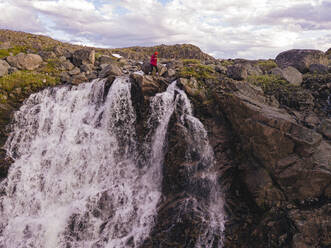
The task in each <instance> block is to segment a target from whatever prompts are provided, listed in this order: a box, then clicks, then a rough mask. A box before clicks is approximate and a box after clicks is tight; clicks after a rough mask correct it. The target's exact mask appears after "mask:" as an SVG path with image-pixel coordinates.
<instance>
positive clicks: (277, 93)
mask: <svg viewBox="0 0 331 248" xmlns="http://www.w3.org/2000/svg"><path fill="white" fill-rule="evenodd" d="M247 81H248V82H249V83H252V84H254V85H257V86H260V87H261V88H262V90H263V91H264V93H265V94H266V95H269V96H274V97H275V98H276V99H277V100H278V102H279V103H280V104H282V105H286V106H288V107H290V108H294V109H297V110H305V109H310V108H311V107H312V100H313V99H312V96H311V94H310V92H309V91H307V90H305V89H303V88H301V87H300V86H295V85H291V84H289V83H288V82H287V81H285V80H283V79H280V78H279V77H277V76H275V75H262V76H249V77H248V79H247Z"/></svg>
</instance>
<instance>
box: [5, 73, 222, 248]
mask: <svg viewBox="0 0 331 248" xmlns="http://www.w3.org/2000/svg"><path fill="white" fill-rule="evenodd" d="M130 92H131V84H130V82H129V78H128V77H118V78H117V79H116V80H115V81H114V82H113V84H112V85H111V87H110V89H109V92H105V81H104V80H99V79H97V80H94V81H93V82H91V83H84V84H81V85H79V86H62V87H57V88H49V89H45V90H43V91H41V92H39V93H36V94H33V95H31V96H30V97H29V98H28V99H27V100H26V101H25V103H24V105H23V106H22V107H21V108H20V110H19V111H17V112H16V113H15V115H14V124H13V132H12V133H11V135H10V137H9V138H8V140H7V142H6V145H5V149H6V150H7V153H8V156H10V157H12V158H13V159H14V163H13V164H12V165H11V168H10V170H9V173H8V177H7V178H6V179H5V180H4V181H2V182H1V183H0V218H1V220H0V247H6V248H7V247H8V248H10V247H15V248H23V247H41V248H43V247H45V248H52V247H54V248H57V247H77V248H78V247H91V248H96V247H108V248H115V247H116V248H121V247H140V246H141V245H142V243H143V241H144V240H145V239H146V238H147V237H148V235H149V233H150V231H151V229H152V228H153V226H154V225H155V218H156V215H157V204H158V203H159V201H160V198H161V196H162V165H163V160H164V155H165V152H166V136H167V129H168V123H169V121H170V118H171V116H172V115H173V114H174V112H178V113H180V114H179V115H180V116H181V117H180V118H181V121H182V122H183V123H186V124H187V126H188V127H187V128H188V129H189V130H190V131H191V132H194V140H195V143H196V144H195V145H194V146H192V148H191V150H190V151H188V152H187V159H190V156H192V154H193V153H197V152H198V153H201V160H202V163H203V164H205V165H206V167H210V169H208V168H207V169H206V170H205V171H204V172H203V174H204V175H203V176H204V177H206V178H208V180H209V182H211V185H216V184H217V182H216V177H215V173H213V171H212V168H213V166H212V165H213V152H212V149H211V148H210V146H209V144H208V138H207V133H206V131H205V129H204V127H203V125H202V123H201V122H200V121H199V120H198V119H196V118H195V117H193V115H192V108H191V105H190V102H189V100H188V98H187V96H186V95H185V93H184V92H183V91H181V90H180V89H178V88H177V86H176V82H174V83H172V84H171V85H170V86H169V87H168V89H167V91H166V92H164V93H161V94H157V95H156V96H155V97H154V98H153V99H152V100H151V106H150V108H151V116H150V118H149V120H148V128H149V130H150V131H149V133H148V135H147V137H146V141H145V142H144V144H143V145H139V144H138V143H137V139H136V129H135V125H136V114H135V110H134V107H133V104H132V102H131V93H130ZM142 152H143V153H144V154H145V156H144V158H145V159H144V161H143V162H144V163H143V164H144V165H145V166H143V167H141V165H140V163H138V161H139V158H140V157H141V154H140V153H142ZM140 162H141V161H140ZM211 192H212V193H211V196H210V197H208V203H207V205H208V209H209V212H210V213H209V214H208V215H209V216H208V219H209V222H210V228H211V229H210V230H206V232H205V233H202V234H201V240H200V241H199V242H200V243H199V244H197V247H200V246H201V247H208V246H204V244H203V239H205V238H207V236H208V235H210V233H212V232H219V233H220V232H222V231H223V229H224V227H223V225H224V224H223V223H224V216H222V214H220V213H219V211H221V209H220V206H222V202H219V201H220V200H219V199H221V197H220V196H219V195H218V194H219V193H218V191H217V190H216V187H215V186H213V189H212V190H211ZM211 230H212V231H211Z"/></svg>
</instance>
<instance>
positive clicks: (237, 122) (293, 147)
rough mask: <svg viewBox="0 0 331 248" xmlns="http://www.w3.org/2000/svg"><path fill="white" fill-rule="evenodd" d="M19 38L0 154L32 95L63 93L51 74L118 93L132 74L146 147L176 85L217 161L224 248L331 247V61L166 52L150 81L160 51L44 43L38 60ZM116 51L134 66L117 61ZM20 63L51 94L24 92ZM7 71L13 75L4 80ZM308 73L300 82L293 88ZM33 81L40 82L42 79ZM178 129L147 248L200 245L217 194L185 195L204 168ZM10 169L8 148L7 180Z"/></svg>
mask: <svg viewBox="0 0 331 248" xmlns="http://www.w3.org/2000/svg"><path fill="white" fill-rule="evenodd" d="M9 33H10V32H9V31H2V33H1V38H0V41H1V42H2V43H1V45H2V50H1V51H2V52H3V54H5V52H8V53H11V54H8V55H6V56H3V57H2V60H0V61H2V62H1V63H0V71H3V72H4V73H3V75H2V77H0V96H2V98H1V99H2V100H1V99H0V100H1V103H0V125H1V131H0V132H1V133H0V145H3V144H4V142H5V140H6V137H7V133H8V132H9V131H10V126H8V124H9V122H10V120H11V116H12V113H13V111H15V110H16V109H17V108H18V107H19V106H20V104H21V103H22V101H23V100H24V99H25V98H26V97H27V96H28V95H29V94H30V93H32V92H35V91H38V90H40V89H42V88H43V87H46V86H52V84H48V82H51V80H52V78H49V77H47V78H46V75H47V76H51V77H53V78H55V79H56V81H54V82H55V84H79V83H81V82H84V81H88V80H91V79H94V78H96V77H103V78H107V79H108V82H107V84H106V85H107V86H106V87H107V88H108V89H109V87H110V85H111V84H112V82H113V80H114V78H115V77H116V76H118V75H122V74H129V75H130V78H131V80H132V82H133V83H134V84H133V85H134V87H133V89H132V95H133V102H134V105H135V108H136V110H137V120H138V123H137V126H138V127H137V129H138V130H140V131H139V133H138V136H141V137H143V136H144V135H145V134H146V127H145V126H144V120H145V119H146V116H147V114H148V113H146V109H147V108H145V106H147V105H148V104H149V101H150V98H151V96H155V94H156V93H159V92H163V91H164V90H165V89H166V88H167V86H168V85H169V84H170V83H171V82H172V81H173V80H176V79H177V81H178V85H179V86H180V87H181V89H183V90H184V91H185V92H186V93H187V95H188V96H189V98H190V100H191V102H192V103H193V105H194V112H195V113H194V114H195V116H198V117H199V119H200V120H201V121H202V123H203V124H204V126H205V127H206V129H207V132H208V137H209V140H210V145H211V147H212V149H213V151H214V156H215V163H216V170H215V174H216V175H218V176H217V177H218V178H217V179H218V181H219V182H220V184H221V185H222V191H223V193H224V195H225V210H226V212H227V224H226V227H225V239H224V247H231V248H235V247H236V248H239V247H242V248H243V247H261V248H262V247H293V248H305V247H307V248H308V247H321V248H324V247H329V246H331V237H330V229H331V219H330V216H331V215H330V211H331V201H330V199H331V131H330V130H331V124H330V123H331V120H330V116H331V81H330V80H331V76H330V75H331V74H330V71H329V68H328V66H329V64H328V63H329V61H328V60H327V56H326V55H325V54H324V53H323V52H321V51H309V50H304V51H302V50H295V51H294V50H291V51H290V52H285V53H282V54H280V55H279V56H277V57H278V59H276V62H277V64H276V63H275V62H274V61H272V60H268V61H263V60H261V61H246V60H215V59H213V58H210V57H209V56H207V55H205V54H203V53H201V51H200V50H199V49H197V48H196V47H194V46H174V47H167V46H159V47H157V50H158V51H159V54H160V57H161V62H162V64H163V65H162V66H160V73H159V75H157V76H156V75H145V74H144V73H142V72H141V70H142V69H144V68H143V65H142V64H141V63H139V61H137V60H141V59H143V58H145V57H146V56H147V55H148V54H150V53H152V51H153V50H154V49H155V48H130V49H123V50H114V51H111V50H104V49H103V50H102V49H92V48H81V47H77V46H71V45H69V44H67V45H61V43H58V42H56V41H52V40H50V39H49V40H48V43H47V44H51V45H50V48H49V49H44V48H43V47H42V45H43V44H44V42H40V46H39V45H38V47H34V49H36V50H31V49H30V48H28V49H30V50H29V51H28V50H24V51H20V52H23V54H22V53H17V54H15V53H16V51H15V49H14V48H15V46H17V45H20V46H21V45H24V46H27V43H24V44H23V41H22V39H21V38H20V35H21V33H19V36H15V38H13V37H12V36H11V35H9ZM25 35H27V34H22V37H24V36H25ZM10 37H11V38H10ZM36 37H37V36H31V37H30V39H37V38H36ZM39 38H40V37H39ZM39 38H38V39H39ZM43 39H48V38H43ZM25 40H27V39H25ZM16 48H17V47H16ZM10 49H12V50H10ZM112 52H117V53H120V54H121V55H122V56H123V57H125V58H120V59H117V58H115V57H113V56H112V55H111V54H112ZM29 54H33V55H34V56H32V57H34V58H36V56H39V57H40V58H41V61H40V59H39V57H38V59H37V60H34V61H39V62H38V63H37V62H33V63H32V64H33V65H31V66H32V67H33V68H32V67H29V66H30V64H31V63H29V60H28V59H23V57H24V58H25V57H27V56H30V57H31V55H29ZM285 55H286V56H285ZM162 57H163V59H162ZM317 57H318V58H317ZM296 58H298V59H296ZM301 60H302V61H303V62H302V61H301ZM15 61H16V62H17V61H23V62H24V61H27V66H28V67H29V68H32V69H31V70H33V71H32V72H33V73H37V74H34V75H36V76H37V77H41V78H42V79H41V81H40V84H38V85H36V86H34V85H33V84H32V85H31V84H30V83H31V82H26V83H24V84H23V85H20V84H17V83H14V82H16V81H15V80H14V79H15V78H17V75H18V74H17V73H23V71H21V69H22V68H23V65H22V63H23V62H22V63H21V62H17V63H16V62H15ZM319 61H322V63H320V62H319ZM14 62H15V63H14ZM1 65H3V66H2V67H3V68H4V67H5V69H3V70H1ZM278 66H279V67H278ZM300 66H301V67H302V68H303V66H304V69H302V68H301V67H300ZM28 67H27V68H28ZM290 67H292V68H293V69H292V68H290ZM289 68H290V69H289ZM295 68H297V69H298V70H300V71H301V72H300V71H298V70H297V69H295ZM314 68H315V69H314ZM316 68H320V70H319V69H318V70H317V69H316ZM325 68H326V69H325ZM161 69H162V70H161ZM146 72H148V70H147V71H146ZM46 73H47V74H46ZM302 73H303V74H302ZM29 75H30V74H29ZM298 75H299V78H301V80H299V81H300V82H299V81H298V80H296V81H295V83H293V81H292V79H293V78H294V77H295V78H298ZM26 77H27V76H26V75H25V76H24V77H20V79H19V80H23V79H26ZM44 79H45V80H44ZM1 80H2V81H1ZM27 80H28V81H29V80H32V81H36V77H33V78H30V77H29V78H28V79H27ZM5 82H7V84H6V83H5ZM8 84H9V85H8ZM170 121H171V125H169V130H168V139H169V145H168V150H167V154H166V158H165V162H164V164H165V166H164V171H163V173H164V180H163V189H164V192H162V193H163V195H164V200H163V201H162V203H161V204H160V206H159V212H158V221H157V223H156V226H155V228H154V229H153V230H152V233H151V237H150V239H148V240H147V241H146V242H145V244H144V245H145V246H144V247H156V246H157V247H171V246H173V247H189V246H188V244H189V242H190V241H192V242H193V241H194V240H196V238H197V236H196V235H197V233H196V230H198V229H204V226H203V221H202V220H203V218H204V211H201V212H199V213H198V214H196V215H194V216H195V218H192V217H191V216H193V215H191V214H190V213H192V212H195V213H196V211H197V208H196V206H197V205H196V204H197V202H199V201H200V200H201V201H203V196H204V194H206V192H204V191H203V188H198V189H192V192H194V193H192V195H194V197H192V195H187V194H184V193H183V192H184V190H183V189H186V188H190V187H191V186H190V182H191V178H190V177H194V178H196V175H190V174H189V173H187V171H190V168H193V169H192V171H194V168H198V166H199V165H198V164H197V163H196V161H195V160H194V159H192V163H190V164H183V161H182V158H183V156H184V154H185V151H186V150H187V149H189V147H186V146H187V143H185V142H183V140H185V139H186V140H187V139H191V140H193V138H192V137H191V138H188V137H187V136H186V133H185V126H183V125H182V124H181V123H180V121H179V117H176V116H173V117H172V119H171V120H170ZM192 142H193V141H192ZM10 163H11V161H10V159H9V158H7V157H6V156H5V151H3V150H1V151H0V177H1V178H3V177H5V176H6V174H7V170H8V168H9V166H10ZM184 203H185V204H187V205H186V206H189V207H188V211H187V212H185V214H183V215H182V220H183V222H176V224H175V225H174V221H172V220H174V219H175V218H176V216H177V214H178V212H180V209H182V207H183V204H184ZM188 203H189V204H188ZM198 205H199V204H198ZM199 208H200V207H199ZM199 208H198V209H199ZM170 227H172V228H170ZM192 227H194V228H192ZM216 243H217V242H216V241H215V244H216ZM161 244H162V245H163V246H162V245H161Z"/></svg>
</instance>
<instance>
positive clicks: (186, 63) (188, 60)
mask: <svg viewBox="0 0 331 248" xmlns="http://www.w3.org/2000/svg"><path fill="white" fill-rule="evenodd" d="M182 62H183V64H184V65H190V64H200V60H198V59H183V60H182Z"/></svg>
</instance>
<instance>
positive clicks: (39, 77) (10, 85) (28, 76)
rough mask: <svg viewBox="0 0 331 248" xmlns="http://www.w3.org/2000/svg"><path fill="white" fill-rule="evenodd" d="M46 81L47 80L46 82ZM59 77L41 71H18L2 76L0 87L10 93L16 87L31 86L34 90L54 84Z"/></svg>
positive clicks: (57, 81)
mask: <svg viewBox="0 0 331 248" xmlns="http://www.w3.org/2000/svg"><path fill="white" fill-rule="evenodd" d="M44 81H46V82H44ZM58 83H59V79H58V78H56V77H52V76H49V75H46V74H43V73H39V72H33V71H32V72H31V71H18V72H15V73H12V74H9V75H6V76H3V77H1V78H0V89H1V90H4V91H6V92H8V93H10V92H11V91H13V90H14V89H15V88H22V89H24V87H26V86H29V87H30V88H31V89H32V90H38V89H40V88H43V87H47V86H54V85H56V84H58Z"/></svg>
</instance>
